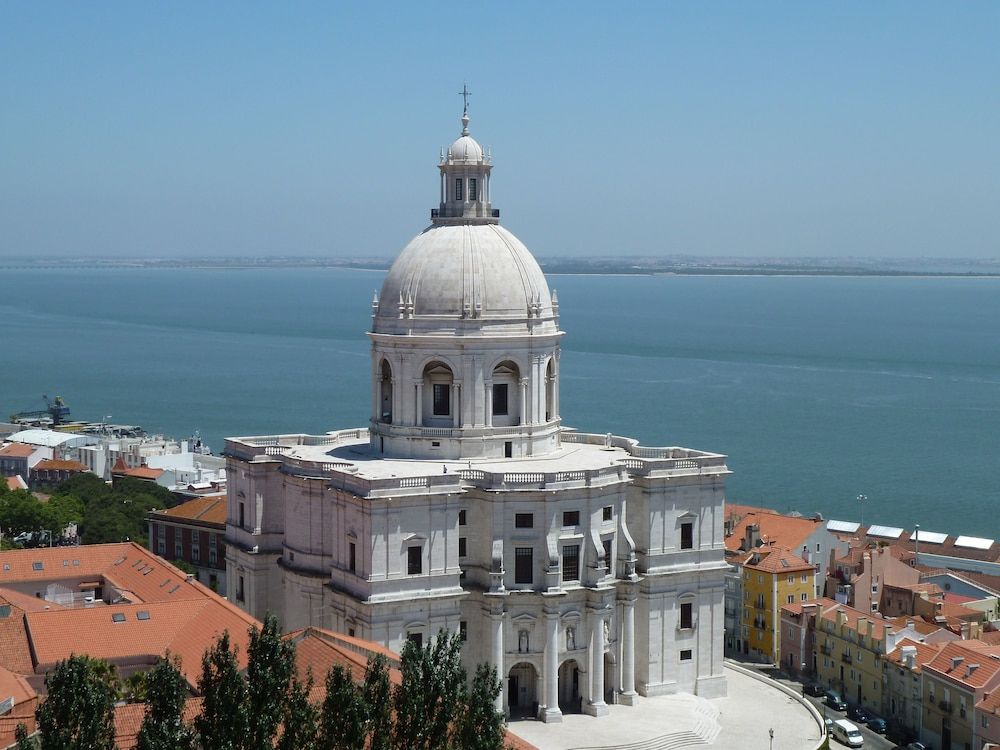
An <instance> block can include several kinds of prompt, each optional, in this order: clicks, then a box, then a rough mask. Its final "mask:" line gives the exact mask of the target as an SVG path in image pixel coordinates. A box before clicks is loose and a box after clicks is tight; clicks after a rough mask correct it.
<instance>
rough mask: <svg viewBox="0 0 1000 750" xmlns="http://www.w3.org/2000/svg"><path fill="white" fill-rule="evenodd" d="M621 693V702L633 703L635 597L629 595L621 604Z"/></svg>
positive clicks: (628, 704)
mask: <svg viewBox="0 0 1000 750" xmlns="http://www.w3.org/2000/svg"><path fill="white" fill-rule="evenodd" d="M622 605H623V606H622V693H621V695H620V696H619V698H620V699H621V702H622V703H624V704H625V705H627V706H631V705H633V704H634V703H635V695H636V693H635V597H634V596H632V594H631V593H630V594H629V595H628V598H627V599H625V601H624V602H623V603H622Z"/></svg>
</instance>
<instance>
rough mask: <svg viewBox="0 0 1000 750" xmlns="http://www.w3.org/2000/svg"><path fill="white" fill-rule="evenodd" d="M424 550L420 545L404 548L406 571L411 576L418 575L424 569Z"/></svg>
mask: <svg viewBox="0 0 1000 750" xmlns="http://www.w3.org/2000/svg"><path fill="white" fill-rule="evenodd" d="M423 558H424V551H423V548H422V547H419V546H415V547H407V548H406V572H407V573H408V574H409V575H411V576H418V575H420V574H421V573H423V571H424V565H423V563H424V559H423Z"/></svg>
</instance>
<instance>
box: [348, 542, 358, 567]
mask: <svg viewBox="0 0 1000 750" xmlns="http://www.w3.org/2000/svg"><path fill="white" fill-rule="evenodd" d="M347 569H348V570H349V571H351V572H352V573H355V572H357V570H358V546H357V545H356V544H355V543H354V542H348V543H347Z"/></svg>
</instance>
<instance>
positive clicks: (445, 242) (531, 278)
mask: <svg viewBox="0 0 1000 750" xmlns="http://www.w3.org/2000/svg"><path fill="white" fill-rule="evenodd" d="M470 140H471V139H470ZM473 143H474V141H473ZM555 315H556V311H555V309H554V308H553V302H552V297H551V295H550V293H549V286H548V283H547V282H546V281H545V275H544V274H543V273H542V269H541V268H540V267H539V266H538V263H537V261H535V259H534V257H533V256H532V255H531V253H530V252H529V251H528V249H527V248H526V247H525V246H524V244H523V243H522V242H521V241H520V240H518V239H517V237H515V236H514V235H513V234H511V233H510V232H508V231H507V230H506V229H504V228H503V227H501V226H500V225H499V224H495V223H483V224H478V223H468V224H458V225H435V226H431V227H428V228H427V229H425V230H424V231H423V232H421V233H420V234H418V235H417V236H416V237H414V238H413V240H411V241H410V243H409V244H408V245H407V246H406V247H405V248H404V249H403V251H402V252H401V253H400V254H399V257H398V258H397V259H396V261H395V263H393V264H392V268H390V269H389V273H388V275H387V276H386V278H385V281H384V283H383V284H382V292H381V294H380V295H379V302H378V307H377V310H376V313H375V321H374V329H373V332H374V333H402V332H404V331H414V332H416V331H418V330H419V331H424V332H433V331H434V330H441V331H442V332H443V331H448V332H452V331H456V330H458V329H460V328H465V329H468V328H469V327H472V328H479V327H481V326H483V325H484V324H493V325H497V326H501V327H505V328H507V329H514V330H511V332H524V329H525V328H527V329H530V330H531V331H536V332H538V333H542V332H554V331H556V330H558V328H557V324H556V318H555ZM463 321H464V324H463Z"/></svg>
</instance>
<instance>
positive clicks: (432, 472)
mask: <svg viewBox="0 0 1000 750" xmlns="http://www.w3.org/2000/svg"><path fill="white" fill-rule="evenodd" d="M492 168H493V165H492V159H491V157H490V156H489V155H488V154H486V153H485V152H484V151H483V149H482V147H481V146H480V145H479V144H478V143H477V142H476V141H475V140H474V139H473V138H472V136H471V135H470V134H469V118H468V112H467V111H466V112H465V113H464V114H463V117H462V131H461V135H460V137H459V138H458V139H457V140H456V141H455V142H454V143H452V145H451V146H450V147H449V148H448V150H447V152H445V153H442V157H441V161H440V164H439V165H438V169H439V171H440V202H439V206H438V208H436V209H433V210H432V211H431V225H430V226H429V227H427V228H426V229H425V230H424V231H423V232H421V233H420V234H418V235H417V236H416V237H415V238H414V239H413V240H412V241H411V242H410V243H409V244H408V245H407V246H406V247H405V248H404V249H403V251H402V252H401V253H400V254H399V257H398V258H397V259H396V261H395V263H393V265H392V268H391V269H390V270H389V272H388V274H387V275H386V277H385V281H384V283H383V285H382V290H381V293H380V294H379V295H378V296H377V298H376V299H375V300H374V301H373V303H372V326H371V331H370V332H369V334H368V336H369V338H370V339H371V405H372V406H371V418H370V420H369V424H368V426H367V427H366V428H364V427H363V428H358V429H347V430H338V431H332V432H328V433H326V434H322V435H304V434H292V435H270V436H255V437H240V438H230V439H228V440H227V441H226V455H227V458H228V461H227V469H228V478H229V489H228V493H229V498H228V502H229V513H228V522H227V530H226V543H227V551H226V562H227V576H228V580H227V585H228V591H229V592H230V597H231V598H233V599H234V600H235V602H236V603H237V604H238V605H239V606H241V607H243V608H244V609H246V610H247V611H248V612H250V613H251V614H253V615H254V616H256V617H258V618H262V617H263V616H264V615H265V613H266V612H272V613H274V614H276V615H277V616H278V617H279V619H280V620H281V622H282V625H283V627H284V628H285V629H286V630H289V629H296V628H302V627H306V626H309V625H315V626H319V627H325V628H330V629H333V630H337V631H341V632H343V633H346V634H348V635H352V636H356V637H358V638H365V639H369V640H374V641H377V642H380V643H382V644H384V645H385V646H387V647H389V648H391V649H394V650H397V651H398V650H400V649H401V648H402V645H403V643H404V642H405V641H406V640H407V639H414V640H417V641H418V642H424V641H426V640H427V639H428V638H432V637H433V636H434V635H435V634H436V633H437V632H438V631H439V630H441V629H444V630H447V631H452V632H458V633H461V634H462V636H463V637H464V639H465V647H464V651H463V652H464V656H465V658H466V660H467V664H468V665H469V666H470V667H471V666H473V665H474V664H476V663H479V662H489V663H491V664H493V665H495V666H496V668H497V671H498V673H499V675H500V676H501V678H502V680H503V690H502V691H501V696H500V698H499V699H498V704H501V703H502V705H498V708H502V709H503V710H504V711H506V712H507V714H508V715H509V716H512V717H517V716H528V715H537V716H538V717H540V718H542V719H543V720H545V721H559V720H560V719H561V717H562V715H563V714H564V713H567V712H585V713H589V714H593V715H595V716H602V715H604V714H605V713H607V711H608V708H607V706H608V703H610V702H617V703H625V704H630V703H632V702H633V699H634V697H635V695H636V694H637V693H639V694H643V695H660V694H665V693H674V692H688V693H696V694H698V695H702V696H705V697H709V698H711V697H717V696H721V695H724V694H725V691H726V686H725V678H724V676H723V669H722V653H723V593H724V592H723V589H724V570H725V567H726V566H725V563H724V559H723V497H724V483H725V477H726V475H727V474H728V473H729V471H728V469H727V467H726V463H725V456H722V455H719V454H716V453H705V452H701V451H695V450H691V449H687V448H678V447H667V448H653V447H645V446H641V445H639V444H638V443H637V441H635V440H632V439H629V438H626V437H618V436H614V435H611V434H606V435H595V434H584V433H580V432H577V431H574V430H572V429H571V428H569V427H567V426H565V425H564V424H563V420H562V415H561V413H560V408H559V379H560V357H559V342H560V339H561V337H562V335H563V334H562V331H561V330H560V328H559V305H558V301H557V299H556V295H555V292H554V291H551V292H550V290H549V286H548V284H547V282H546V279H545V276H544V274H543V273H542V271H541V269H540V268H539V266H538V263H537V262H536V261H535V259H534V257H532V255H531V253H530V252H529V251H528V249H527V248H526V247H525V246H524V245H523V244H522V243H521V242H520V241H519V240H518V239H517V238H516V237H515V236H514V235H513V234H511V233H510V232H509V231H507V230H506V229H504V228H503V227H501V226H500V218H499V213H500V212H499V211H498V210H497V209H495V208H494V207H493V203H492V198H493V196H492V190H491V181H490V173H491V171H492ZM609 408H610V407H609Z"/></svg>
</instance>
